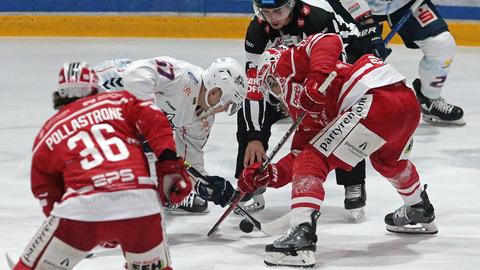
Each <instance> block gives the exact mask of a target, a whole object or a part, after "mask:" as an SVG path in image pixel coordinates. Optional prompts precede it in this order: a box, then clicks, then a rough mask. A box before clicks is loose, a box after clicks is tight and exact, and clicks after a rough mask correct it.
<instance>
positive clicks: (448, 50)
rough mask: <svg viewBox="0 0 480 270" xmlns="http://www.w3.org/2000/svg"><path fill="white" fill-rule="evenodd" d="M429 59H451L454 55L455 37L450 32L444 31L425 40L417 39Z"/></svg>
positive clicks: (437, 60)
mask: <svg viewBox="0 0 480 270" xmlns="http://www.w3.org/2000/svg"><path fill="white" fill-rule="evenodd" d="M417 44H418V46H419V47H420V48H421V49H422V50H423V52H424V54H425V57H426V58H427V59H428V60H429V61H436V62H441V63H442V64H444V62H445V61H447V60H449V59H452V58H453V57H454V56H455V48H456V44H455V39H454V38H453V36H452V34H450V32H448V31H445V32H442V33H440V34H438V35H436V36H433V37H429V38H427V39H425V40H421V41H417Z"/></svg>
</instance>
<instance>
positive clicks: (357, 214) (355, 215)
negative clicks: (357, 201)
mask: <svg viewBox="0 0 480 270" xmlns="http://www.w3.org/2000/svg"><path fill="white" fill-rule="evenodd" d="M347 212H348V213H349V215H350V217H351V218H352V219H353V221H357V220H359V219H361V218H362V217H363V216H365V207H360V208H355V209H348V210H347Z"/></svg>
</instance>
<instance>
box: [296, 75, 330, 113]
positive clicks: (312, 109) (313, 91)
mask: <svg viewBox="0 0 480 270" xmlns="http://www.w3.org/2000/svg"><path fill="white" fill-rule="evenodd" d="M325 77H326V76H323V78H320V79H311V78H309V77H307V79H306V80H305V83H304V86H305V87H304V89H303V91H302V92H301V93H300V98H299V102H300V107H301V108H302V109H303V110H304V111H306V112H309V113H320V112H322V111H323V110H324V109H325V94H324V93H320V92H319V90H318V89H319V88H320V86H321V85H322V83H323V82H324V81H325Z"/></svg>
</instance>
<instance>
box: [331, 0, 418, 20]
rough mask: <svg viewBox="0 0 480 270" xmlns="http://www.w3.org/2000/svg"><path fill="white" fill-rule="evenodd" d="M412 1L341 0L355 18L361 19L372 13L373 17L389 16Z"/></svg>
mask: <svg viewBox="0 0 480 270" xmlns="http://www.w3.org/2000/svg"><path fill="white" fill-rule="evenodd" d="M411 1H412V0H340V2H341V3H342V5H343V7H344V8H345V9H346V10H347V11H348V12H350V14H351V15H352V17H353V18H355V19H357V18H360V17H361V16H362V15H364V14H366V13H367V12H369V11H371V12H372V14H373V15H388V14H392V13H394V12H395V11H397V10H399V9H400V8H402V7H403V6H405V5H406V4H408V3H410V2H411Z"/></svg>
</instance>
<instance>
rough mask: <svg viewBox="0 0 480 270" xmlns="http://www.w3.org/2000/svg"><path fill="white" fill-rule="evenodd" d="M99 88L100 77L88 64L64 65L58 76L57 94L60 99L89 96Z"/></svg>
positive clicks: (74, 63) (72, 63)
mask: <svg viewBox="0 0 480 270" xmlns="http://www.w3.org/2000/svg"><path fill="white" fill-rule="evenodd" d="M97 87H98V76H97V74H96V73H95V71H94V70H93V69H92V68H90V67H89V66H88V64H87V63H86V62H71V63H65V64H63V67H62V69H60V73H59V74H58V86H57V93H58V95H59V96H60V98H80V97H85V96H88V95H90V94H91V93H92V91H93V90H95V89H97Z"/></svg>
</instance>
